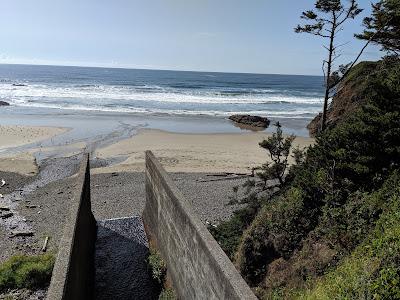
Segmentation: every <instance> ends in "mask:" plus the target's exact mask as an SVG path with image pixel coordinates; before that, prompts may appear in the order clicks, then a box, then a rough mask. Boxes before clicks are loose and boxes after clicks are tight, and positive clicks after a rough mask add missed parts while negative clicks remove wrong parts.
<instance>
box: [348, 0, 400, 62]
mask: <svg viewBox="0 0 400 300" xmlns="http://www.w3.org/2000/svg"><path fill="white" fill-rule="evenodd" d="M371 5H372V15H371V16H370V17H366V18H364V22H363V23H364V27H365V30H364V32H363V33H362V34H357V35H356V37H357V38H359V39H362V40H371V41H372V42H373V43H375V44H378V45H381V46H382V50H384V51H386V52H388V53H389V54H395V55H399V54H400V0H381V1H379V2H378V3H376V4H371Z"/></svg>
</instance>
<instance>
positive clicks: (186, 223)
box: [143, 151, 256, 300]
mask: <svg viewBox="0 0 400 300" xmlns="http://www.w3.org/2000/svg"><path fill="white" fill-rule="evenodd" d="M143 221H144V224H145V228H146V232H147V234H148V237H149V238H150V240H151V241H152V242H153V243H155V244H156V246H157V248H158V249H159V251H160V252H161V255H162V256H163V258H164V260H165V261H166V263H167V267H168V275H169V276H170V278H171V280H172V283H173V286H174V289H175V290H176V292H177V294H178V296H179V298H180V299H230V300H234V299H256V297H255V296H254V294H253V293H252V291H251V289H250V288H249V287H248V286H247V284H246V283H245V281H244V280H243V278H242V277H241V276H240V274H239V273H238V272H237V270H236V269H235V267H234V265H233V264H232V262H231V261H230V260H229V258H228V257H227V256H226V255H225V253H224V252H223V251H222V249H221V248H220V247H219V245H218V243H217V242H216V241H215V240H214V238H213V237H212V236H211V234H210V233H209V232H208V230H207V228H206V227H205V226H204V224H203V223H201V221H200V220H199V219H198V218H197V217H196V215H195V213H194V211H193V209H192V208H191V206H190V205H189V203H188V202H187V201H186V199H185V198H184V197H183V195H182V194H181V193H180V191H179V190H178V189H177V188H176V186H175V184H174V183H173V182H172V180H171V179H170V178H169V176H168V175H167V173H166V172H165V171H164V169H163V168H162V166H161V165H160V163H159V162H158V161H157V160H156V158H155V157H154V155H153V154H152V153H151V152H150V151H147V152H146V206H145V209H144V212H143Z"/></svg>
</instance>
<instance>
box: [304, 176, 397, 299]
mask: <svg viewBox="0 0 400 300" xmlns="http://www.w3.org/2000/svg"><path fill="white" fill-rule="evenodd" d="M392 177H397V178H398V174H395V175H394V176H392ZM389 182H393V181H392V180H391V179H390V180H389ZM386 201H387V207H385V208H384V211H383V213H382V214H381V216H380V218H379V220H378V222H377V223H376V226H375V229H374V231H373V232H372V233H371V234H370V235H369V237H368V238H366V240H365V241H364V242H363V243H362V244H361V245H359V246H358V247H357V248H356V249H355V250H354V251H353V252H352V254H351V255H350V256H348V257H346V258H345V259H344V260H343V261H342V262H341V264H340V265H339V266H338V267H337V268H336V269H333V270H332V271H330V272H329V273H328V274H327V275H326V276H325V277H324V278H323V279H321V280H319V281H318V282H317V284H316V286H315V287H314V288H313V289H310V290H309V291H307V292H305V293H304V295H303V298H305V299H400V185H399V181H397V184H396V185H394V186H392V195H391V196H390V197H388V198H387V199H386Z"/></svg>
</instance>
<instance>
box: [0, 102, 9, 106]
mask: <svg viewBox="0 0 400 300" xmlns="http://www.w3.org/2000/svg"><path fill="white" fill-rule="evenodd" d="M9 105H10V103H8V102H5V101H0V106H9Z"/></svg>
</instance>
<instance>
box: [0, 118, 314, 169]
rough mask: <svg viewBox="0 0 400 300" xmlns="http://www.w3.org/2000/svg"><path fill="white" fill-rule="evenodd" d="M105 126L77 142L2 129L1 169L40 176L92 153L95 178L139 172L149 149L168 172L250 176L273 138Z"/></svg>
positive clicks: (46, 130)
mask: <svg viewBox="0 0 400 300" xmlns="http://www.w3.org/2000/svg"><path fill="white" fill-rule="evenodd" d="M62 125H67V124H62ZM79 125H81V124H80V123H78V124H77V126H79ZM107 125H108V124H106V125H103V128H95V126H93V127H92V128H91V129H92V130H90V128H84V130H83V131H85V130H86V129H87V132H86V138H85V136H81V137H80V138H79V136H78V134H79V132H78V133H76V131H78V130H79V129H78V128H71V127H69V128H68V127H52V126H48V127H44V126H40V127H37V126H21V125H13V126H11V125H7V126H4V125H0V128H7V129H8V131H7V133H3V135H4V136H6V135H9V136H10V137H9V139H4V140H3V145H4V146H3V148H2V147H1V146H2V144H0V170H3V171H9V172H13V171H15V172H17V173H20V174H24V175H29V174H36V173H37V165H40V164H41V162H42V161H46V160H47V159H49V158H57V157H58V158H62V157H68V156H72V155H74V154H77V153H81V152H82V151H84V149H86V151H89V152H90V153H92V160H93V161H95V160H97V162H99V164H100V165H97V162H96V166H95V167H94V168H93V173H111V172H141V171H143V170H144V152H145V151H146V150H151V151H153V153H154V154H155V155H156V157H158V158H159V160H160V161H161V163H162V164H163V165H164V167H165V168H166V170H167V171H169V172H237V173H249V172H251V169H252V168H253V167H257V166H261V165H262V164H263V163H266V162H267V161H268V155H267V152H266V151H265V150H263V149H261V148H260V147H259V145H258V143H259V142H261V141H262V140H263V139H265V138H266V137H269V136H271V135H272V133H270V132H268V131H248V130H247V131H243V130H241V131H239V132H209V133H200V132H191V133H185V132H175V131H168V130H160V129H154V128H149V127H146V126H140V125H137V124H136V126H135V125H134V124H125V123H118V122H117V123H116V124H114V125H115V126H112V124H110V126H109V128H107V129H108V131H106V132H101V130H102V129H105V128H106V127H107ZM74 131H75V132H74ZM32 134H33V136H32ZM35 134H36V135H35ZM31 136H32V137H31ZM0 137H1V133H0ZM313 142H314V139H313V138H309V137H301V136H299V137H296V139H295V141H294V143H293V146H294V147H296V146H299V147H300V148H304V147H308V146H310V145H312V144H313ZM24 143H25V144H24ZM7 146H8V147H7ZM289 162H290V163H291V162H292V158H290V159H289Z"/></svg>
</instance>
